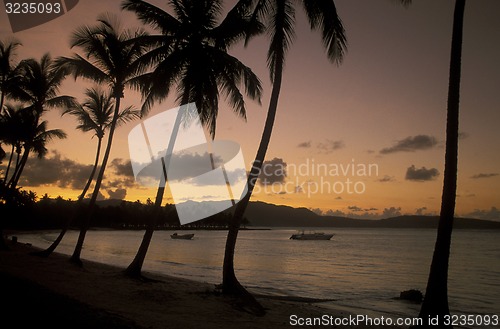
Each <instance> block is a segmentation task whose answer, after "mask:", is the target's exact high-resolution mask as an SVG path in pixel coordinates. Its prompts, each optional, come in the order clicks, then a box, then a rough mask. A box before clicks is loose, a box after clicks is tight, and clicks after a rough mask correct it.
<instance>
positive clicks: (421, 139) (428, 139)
mask: <svg viewBox="0 0 500 329" xmlns="http://www.w3.org/2000/svg"><path fill="white" fill-rule="evenodd" d="M437 144H438V141H437V139H436V138H435V137H433V136H429V135H417V136H409V137H406V138H404V139H402V140H399V141H397V142H396V143H395V144H394V145H393V146H390V147H386V148H383V149H381V150H380V154H391V153H397V152H415V151H419V150H428V149H431V148H433V147H435V146H436V145H437Z"/></svg>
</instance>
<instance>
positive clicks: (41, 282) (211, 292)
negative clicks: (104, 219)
mask: <svg viewBox="0 0 500 329" xmlns="http://www.w3.org/2000/svg"><path fill="white" fill-rule="evenodd" d="M9 242H10V241H9ZM9 247H10V248H11V250H10V251H1V252H0V282H1V283H2V285H4V286H5V287H10V290H11V291H12V292H10V293H11V294H14V295H13V297H11V299H12V300H16V298H21V299H20V300H18V301H17V303H15V302H13V303H12V305H14V306H13V307H14V308H16V307H15V305H21V306H20V307H22V308H26V307H27V306H25V305H29V304H30V303H32V302H34V301H40V302H41V303H43V305H45V304H47V303H48V304H51V303H52V302H54V303H56V304H58V303H59V304H60V305H70V304H74V305H77V306H75V307H74V308H71V309H70V310H66V313H68V312H76V315H75V318H81V319H84V320H85V321H87V320H88V321H90V322H89V323H93V325H92V326H91V327H92V328H101V327H102V328H152V329H155V328H166V327H169V328H181V327H182V328H194V327H203V328H221V329H224V328H290V327H291V325H290V316H291V315H292V314H295V315H298V316H301V317H321V316H322V315H325V314H328V315H329V316H333V317H335V318H341V317H348V316H349V315H350V313H348V312H346V311H343V310H337V309H332V308H331V307H328V309H327V308H322V307H321V305H320V304H321V302H322V301H321V300H311V299H306V298H300V297H287V296H283V297H275V296H274V297H273V296H265V295H257V296H256V298H257V299H258V300H259V302H260V303H261V304H262V305H263V306H264V308H265V309H266V311H267V314H266V315H265V316H262V317H258V316H255V315H252V314H250V313H248V312H246V311H245V310H244V308H243V307H242V305H240V304H239V303H238V301H237V300H235V299H234V298H231V297H226V296H222V295H220V294H218V293H217V291H216V290H215V285H213V284H208V283H203V282H198V281H193V280H188V279H183V278H178V277H171V276H168V275H161V274H156V273H151V272H144V275H145V276H146V277H148V278H151V279H153V280H154V282H148V281H140V280H135V279H131V278H127V277H125V276H124V275H123V270H124V269H123V268H120V267H116V266H111V265H107V264H102V263H97V262H93V261H88V260H85V261H84V267H83V268H79V267H77V266H75V265H73V264H70V263H69V261H68V260H69V256H67V255H63V254H58V253H54V254H53V255H51V256H50V257H49V258H41V257H36V256H33V255H30V254H29V253H30V252H32V251H36V250H39V249H38V248H35V247H32V246H29V245H25V244H24V243H22V241H18V243H17V244H11V243H10V244H9ZM26 286H31V287H32V289H28V293H26V294H24V295H22V296H21V295H19V296H18V295H16V291H18V290H19V289H21V290H19V291H22V289H24V288H23V287H26ZM4 290H5V289H4ZM6 298H7V299H9V296H7V297H6ZM58 300H60V301H59V302H58ZM59 304H58V305H59ZM37 305H40V304H37ZM12 311H13V312H14V311H16V310H15V309H14V310H12ZM13 312H9V314H15V313H13ZM27 312H28V313H27V314H29V313H30V312H33V310H27ZM53 312H54V314H53V317H57V316H58V313H61V312H58V311H57V310H55V311H53ZM35 313H36V312H35ZM69 318H70V320H71V319H72V318H73V317H69ZM11 320H16V318H13V319H11ZM17 320H19V318H17ZM81 321H83V320H81ZM81 321H80V322H81ZM99 321H101V322H102V323H105V325H104V326H100V325H99V323H101V322H99ZM42 322H43V321H42ZM48 325H51V324H50V323H48ZM66 325H68V324H66ZM70 325H71V324H70ZM56 327H57V326H56ZM61 327H64V325H61ZM333 327H335V326H333ZM341 327H342V328H350V327H349V326H341ZM351 327H352V328H368V327H364V326H351Z"/></svg>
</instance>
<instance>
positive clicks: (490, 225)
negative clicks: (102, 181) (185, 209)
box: [97, 199, 500, 229]
mask: <svg viewBox="0 0 500 329" xmlns="http://www.w3.org/2000/svg"><path fill="white" fill-rule="evenodd" d="M122 202H123V201H122V200H114V199H107V200H102V201H98V202H97V204H99V205H100V206H101V207H106V206H119V205H120V204H121V203H122ZM125 202H128V201H125ZM189 202H190V203H191V202H193V201H189ZM203 203H204V204H206V206H207V207H208V206H214V205H216V204H217V203H218V202H217V201H213V202H207V201H205V202H203ZM228 211H232V209H229V210H228ZM245 217H246V218H247V219H248V220H249V222H250V223H249V225H248V226H254V227H296V228H301V227H346V228H356V227H363V228H433V229H435V228H437V225H438V221H439V217H438V216H410V215H405V216H398V217H392V218H385V219H378V220H370V219H354V218H348V217H337V216H320V215H318V214H316V213H314V212H312V211H311V210H309V209H307V208H293V207H290V206H282V205H275V204H271V203H265V202H260V201H255V202H250V204H249V205H248V209H247V211H246V213H245ZM453 227H454V228H456V229H500V222H495V221H489V220H482V219H474V218H455V223H454V226H453Z"/></svg>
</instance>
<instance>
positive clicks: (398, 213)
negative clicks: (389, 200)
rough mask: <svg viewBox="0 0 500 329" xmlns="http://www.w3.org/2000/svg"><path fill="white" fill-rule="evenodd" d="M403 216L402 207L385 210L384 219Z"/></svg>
mask: <svg viewBox="0 0 500 329" xmlns="http://www.w3.org/2000/svg"><path fill="white" fill-rule="evenodd" d="M401 215H402V214H401V207H397V208H396V207H390V208H384V211H383V212H382V218H390V217H397V216H401Z"/></svg>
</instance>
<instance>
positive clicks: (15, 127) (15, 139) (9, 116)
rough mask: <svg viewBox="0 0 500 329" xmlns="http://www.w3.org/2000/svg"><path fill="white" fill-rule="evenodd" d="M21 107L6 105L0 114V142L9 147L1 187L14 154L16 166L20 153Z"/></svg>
mask: <svg viewBox="0 0 500 329" xmlns="http://www.w3.org/2000/svg"><path fill="white" fill-rule="evenodd" d="M21 110H22V107H21V106H13V105H11V104H6V105H5V107H4V112H3V113H2V114H0V141H1V142H2V143H5V144H7V145H11V150H10V156H9V162H8V163H7V167H6V169H5V173H4V177H3V180H2V185H6V184H7V181H8V178H9V172H10V168H11V166H12V160H13V158H14V153H17V159H16V165H18V164H19V160H20V154H21V152H22V146H21V134H22V131H23V117H22V114H23V112H22V111H21Z"/></svg>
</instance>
